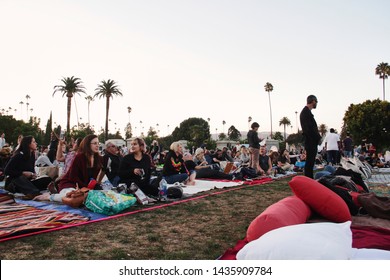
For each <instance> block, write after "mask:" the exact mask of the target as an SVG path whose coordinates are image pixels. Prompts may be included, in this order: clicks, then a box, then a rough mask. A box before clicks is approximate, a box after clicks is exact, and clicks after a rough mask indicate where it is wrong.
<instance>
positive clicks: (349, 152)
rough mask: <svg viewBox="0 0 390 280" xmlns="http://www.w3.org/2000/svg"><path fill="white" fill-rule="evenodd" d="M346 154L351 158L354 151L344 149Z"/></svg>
mask: <svg viewBox="0 0 390 280" xmlns="http://www.w3.org/2000/svg"><path fill="white" fill-rule="evenodd" d="M344 155H345V156H346V157H347V158H351V157H352V151H344Z"/></svg>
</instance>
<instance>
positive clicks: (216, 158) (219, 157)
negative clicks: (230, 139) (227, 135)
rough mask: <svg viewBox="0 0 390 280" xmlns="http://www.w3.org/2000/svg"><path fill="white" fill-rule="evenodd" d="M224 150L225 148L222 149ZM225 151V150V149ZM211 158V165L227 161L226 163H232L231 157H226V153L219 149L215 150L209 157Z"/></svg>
mask: <svg viewBox="0 0 390 280" xmlns="http://www.w3.org/2000/svg"><path fill="white" fill-rule="evenodd" d="M224 149H225V148H224ZM226 149H227V148H226ZM211 158H212V163H215V164H218V165H219V164H220V162H221V161H228V162H233V160H232V159H231V157H228V156H227V152H226V151H225V152H224V151H223V150H221V149H217V150H216V151H215V152H214V153H213V154H212V155H211Z"/></svg>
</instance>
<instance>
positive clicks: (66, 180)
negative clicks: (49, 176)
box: [35, 134, 103, 202]
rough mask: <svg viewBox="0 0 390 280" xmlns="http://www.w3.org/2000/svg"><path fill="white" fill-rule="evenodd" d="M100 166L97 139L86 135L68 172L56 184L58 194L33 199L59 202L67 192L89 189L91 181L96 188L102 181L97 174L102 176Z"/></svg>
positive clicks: (101, 160)
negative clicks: (94, 182) (94, 183)
mask: <svg viewBox="0 0 390 280" xmlns="http://www.w3.org/2000/svg"><path fill="white" fill-rule="evenodd" d="M102 166H103V158H102V156H101V155H100V153H99V139H98V137H97V136H96V135H93V134H90V135H87V136H85V137H84V139H83V140H82V141H81V143H80V147H79V149H78V151H77V154H76V156H75V158H74V160H73V163H72V165H71V166H70V168H69V170H68V172H66V173H65V174H64V176H63V177H62V178H61V180H60V181H59V183H58V187H57V191H58V192H59V193H58V194H55V193H51V194H43V195H41V196H39V197H36V198H35V199H36V200H51V201H57V202H61V201H62V198H63V197H64V196H66V194H67V193H68V192H71V191H72V190H74V189H77V188H80V189H81V188H84V187H90V186H91V185H90V182H91V181H96V182H97V184H96V186H98V185H99V183H100V182H101V179H102V178H101V177H102V176H99V174H100V175H103V173H102V172H101V170H102Z"/></svg>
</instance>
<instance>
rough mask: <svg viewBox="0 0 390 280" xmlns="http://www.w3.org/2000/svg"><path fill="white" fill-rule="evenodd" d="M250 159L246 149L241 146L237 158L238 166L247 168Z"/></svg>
mask: <svg viewBox="0 0 390 280" xmlns="http://www.w3.org/2000/svg"><path fill="white" fill-rule="evenodd" d="M250 159H251V155H250V154H249V151H248V149H247V147H245V146H244V145H242V146H241V148H240V157H239V161H240V164H241V165H244V166H248V165H249V162H250Z"/></svg>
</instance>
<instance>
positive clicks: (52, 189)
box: [47, 181, 58, 194]
mask: <svg viewBox="0 0 390 280" xmlns="http://www.w3.org/2000/svg"><path fill="white" fill-rule="evenodd" d="M47 189H48V190H49V192H50V194H56V193H58V191H57V187H56V184H55V183H54V181H52V182H50V184H49V185H48V186H47Z"/></svg>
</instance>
